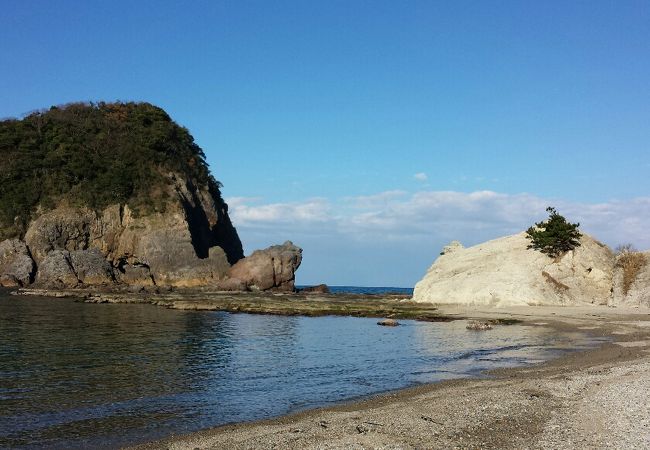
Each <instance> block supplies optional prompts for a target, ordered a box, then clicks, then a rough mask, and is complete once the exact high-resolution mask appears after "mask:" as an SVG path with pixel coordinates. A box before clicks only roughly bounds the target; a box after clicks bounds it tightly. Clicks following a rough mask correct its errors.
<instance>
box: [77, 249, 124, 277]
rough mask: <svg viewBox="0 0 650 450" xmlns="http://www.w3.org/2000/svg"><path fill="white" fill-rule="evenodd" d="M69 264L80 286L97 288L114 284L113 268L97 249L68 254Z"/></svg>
mask: <svg viewBox="0 0 650 450" xmlns="http://www.w3.org/2000/svg"><path fill="white" fill-rule="evenodd" d="M70 263H71V265H72V270H74V273H75V275H76V277H77V279H78V280H79V283H81V284H86V285H90V286H97V285H106V284H112V283H114V282H115V276H114V274H113V267H112V266H111V265H110V264H109V263H108V261H107V260H106V259H105V258H104V255H102V253H101V252H100V251H99V249H97V248H92V249H89V250H75V251H72V252H70Z"/></svg>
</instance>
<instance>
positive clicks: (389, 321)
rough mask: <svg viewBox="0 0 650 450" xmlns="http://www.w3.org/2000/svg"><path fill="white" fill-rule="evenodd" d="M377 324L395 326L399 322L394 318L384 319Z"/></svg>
mask: <svg viewBox="0 0 650 450" xmlns="http://www.w3.org/2000/svg"><path fill="white" fill-rule="evenodd" d="M377 325H381V326H382V327H396V326H398V325H399V322H398V321H397V320H395V319H384V320H380V321H379V322H377Z"/></svg>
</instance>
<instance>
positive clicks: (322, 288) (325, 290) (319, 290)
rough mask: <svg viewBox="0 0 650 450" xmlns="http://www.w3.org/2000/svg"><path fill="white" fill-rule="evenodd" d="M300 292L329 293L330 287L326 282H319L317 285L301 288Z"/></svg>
mask: <svg viewBox="0 0 650 450" xmlns="http://www.w3.org/2000/svg"><path fill="white" fill-rule="evenodd" d="M300 292H302V293H305V294H329V293H330V288H329V287H327V285H326V284H318V285H316V286H307V287H304V288H302V289H300Z"/></svg>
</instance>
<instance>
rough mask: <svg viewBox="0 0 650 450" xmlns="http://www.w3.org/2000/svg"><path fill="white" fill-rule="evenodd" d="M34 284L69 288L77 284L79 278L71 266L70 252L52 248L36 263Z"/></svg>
mask: <svg viewBox="0 0 650 450" xmlns="http://www.w3.org/2000/svg"><path fill="white" fill-rule="evenodd" d="M36 284H37V285H38V286H43V287H50V288H70V287H76V286H77V285H78V284H79V279H78V278H77V275H76V274H75V272H74V269H73V267H72V261H71V260H70V252H69V251H67V250H52V251H51V252H49V253H48V254H47V255H46V256H45V257H44V258H43V259H42V260H41V262H40V264H39V265H38V272H37V273H36Z"/></svg>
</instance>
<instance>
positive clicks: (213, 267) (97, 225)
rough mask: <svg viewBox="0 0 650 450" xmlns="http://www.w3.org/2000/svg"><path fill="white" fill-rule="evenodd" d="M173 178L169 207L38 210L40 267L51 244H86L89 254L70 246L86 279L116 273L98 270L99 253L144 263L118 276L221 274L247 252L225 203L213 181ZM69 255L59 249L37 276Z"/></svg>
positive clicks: (190, 282)
mask: <svg viewBox="0 0 650 450" xmlns="http://www.w3.org/2000/svg"><path fill="white" fill-rule="evenodd" d="M168 177H169V185H168V188H169V192H168V195H169V197H170V201H169V202H168V205H167V207H166V209H165V211H164V212H153V213H148V214H146V215H145V214H136V213H135V212H133V211H132V210H131V209H130V208H129V207H128V206H127V205H112V206H109V207H108V208H106V209H105V210H103V211H101V212H95V211H92V210H90V209H87V208H68V207H62V208H57V209H54V210H52V211H49V212H46V213H44V214H41V215H40V216H39V217H38V218H37V219H36V220H35V221H34V222H32V223H31V224H30V226H29V228H28V230H27V232H26V235H25V241H26V243H27V246H28V247H29V249H30V251H31V253H32V255H33V256H34V259H35V261H36V264H37V265H38V266H39V271H40V265H41V263H42V262H44V261H45V260H46V259H47V258H48V256H49V255H50V254H51V253H52V252H54V251H57V250H60V251H67V252H78V251H88V252H91V253H89V254H88V255H86V254H84V253H78V254H76V253H71V255H76V257H77V259H79V265H80V267H81V270H82V272H79V274H82V275H83V276H82V277H78V278H79V282H80V283H84V284H105V283H109V282H110V281H108V280H109V279H111V280H115V277H114V276H110V277H109V276H108V275H107V274H106V273H105V271H104V269H99V266H98V264H97V262H98V261H97V260H96V257H97V255H98V254H101V256H102V257H103V258H104V259H105V260H107V261H108V264H109V266H111V267H113V268H116V269H123V268H124V267H129V266H130V267H131V268H135V267H139V268H140V269H137V270H135V271H134V270H131V269H126V270H124V271H122V270H118V271H119V272H120V273H119V275H118V276H117V279H118V280H120V281H124V282H127V283H129V282H131V281H133V282H136V283H138V284H142V285H145V286H146V285H150V284H158V285H166V286H182V287H193V286H204V285H209V284H214V283H217V282H220V281H223V280H224V279H225V278H226V276H227V273H228V270H229V269H230V266H231V264H233V263H236V262H237V261H239V260H240V259H241V258H243V250H242V245H241V241H240V240H239V237H238V236H237V231H236V230H235V228H234V227H233V225H232V223H231V222H230V218H229V217H228V207H227V205H226V204H225V203H224V202H223V201H222V200H221V198H220V197H219V196H218V195H217V193H216V192H210V191H209V189H208V188H204V189H199V188H197V187H196V186H195V185H194V184H192V182H190V181H188V180H185V179H183V178H182V177H180V176H178V175H175V174H169V175H168ZM97 252H99V253H97ZM89 258H90V259H93V264H92V267H95V268H97V271H95V272H92V273H91V272H88V271H87V270H85V269H83V267H82V266H83V260H89ZM64 259H65V257H63V256H62V254H60V253H57V254H56V255H55V256H54V259H53V260H50V261H48V262H47V264H46V266H45V267H46V274H45V275H43V276H41V277H39V281H40V283H42V284H45V283H47V281H46V280H59V278H60V276H62V273H63V272H62V271H63V270H64V269H63V268H64V264H63V262H62V261H63V260H64ZM143 267H146V268H147V270H148V274H145V273H143V269H142V268H143ZM54 268H56V270H54ZM48 271H49V272H48ZM53 274H56V275H53ZM63 278H65V279H66V280H69V277H67V276H65V277H63ZM86 279H87V280H86ZM53 283H54V285H59V284H60V283H59V282H58V281H56V282H55V281H53ZM66 283H67V281H66Z"/></svg>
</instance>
